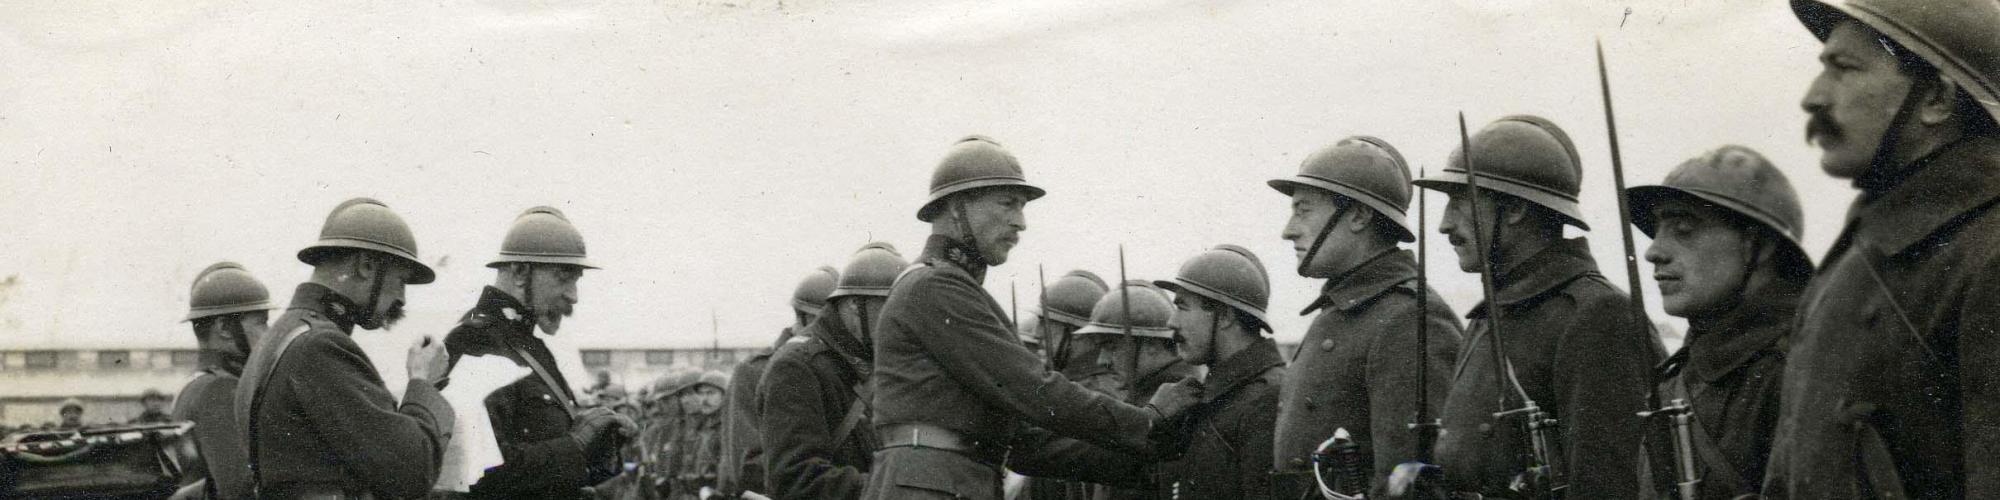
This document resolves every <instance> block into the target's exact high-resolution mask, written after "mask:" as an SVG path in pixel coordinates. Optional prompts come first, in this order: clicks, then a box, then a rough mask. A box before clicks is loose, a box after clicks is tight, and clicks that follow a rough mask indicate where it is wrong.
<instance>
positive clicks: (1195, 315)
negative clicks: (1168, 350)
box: [1171, 292, 1220, 365]
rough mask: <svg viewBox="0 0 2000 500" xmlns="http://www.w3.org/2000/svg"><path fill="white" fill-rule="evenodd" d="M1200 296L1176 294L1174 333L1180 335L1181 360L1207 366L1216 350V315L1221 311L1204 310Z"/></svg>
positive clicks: (1184, 293)
mask: <svg viewBox="0 0 2000 500" xmlns="http://www.w3.org/2000/svg"><path fill="white" fill-rule="evenodd" d="M1202 302H1203V301H1202V298H1201V296H1199V295H1195V294H1191V293H1187V292H1174V316H1173V320H1172V322H1171V323H1172V324H1173V326H1174V331H1176V332H1178V333H1179V334H1180V338H1181V342H1180V346H1179V351H1180V356H1181V359H1182V360H1184V361H1187V362H1188V363H1191V364H1197V365H1206V364H1209V363H1212V362H1214V361H1215V360H1214V359H1211V358H1212V357H1213V356H1212V355H1213V354H1214V351H1215V349H1213V347H1214V346H1215V329H1214V325H1215V315H1216V313H1218V312H1220V311H1211V310H1207V309H1204V308H1203V304H1202Z"/></svg>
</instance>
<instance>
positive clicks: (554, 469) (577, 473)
mask: <svg viewBox="0 0 2000 500" xmlns="http://www.w3.org/2000/svg"><path fill="white" fill-rule="evenodd" d="M532 383H534V384H540V381H534V382H532ZM527 385H528V384H523V383H519V382H516V383H513V384H508V385H507V386H506V387H503V388H501V389H500V390H497V391H493V394H489V395H487V396H486V411H487V419H488V420H489V421H491V422H493V432H494V433H495V434H498V435H496V436H494V437H495V439H496V441H498V442H499V445H500V459H501V461H502V463H501V464H500V466H498V467H494V468H491V469H487V471H486V475H484V476H481V477H480V478H479V483H478V484H474V485H473V489H474V490H477V492H478V493H481V494H489V493H490V494H495V495H496V496H512V495H506V493H514V494H516V495H518V494H522V493H527V492H536V493H539V492H543V491H549V490H551V489H573V488H582V487H584V486H589V485H592V484H596V483H598V482H602V481H603V480H606V479H610V476H608V475H604V476H603V477H591V476H592V475H591V474H590V472H589V470H588V467H587V463H588V462H587V461H586V459H585V458H584V455H583V447H582V446H580V445H578V444H577V443H576V440H574V439H570V437H569V434H568V433H566V432H565V433H563V434H561V435H558V436H556V437H553V438H549V439H543V440H539V441H530V442H522V441H516V440H513V439H508V438H507V436H506V434H507V433H509V432H513V431H514V429H519V428H520V426H521V425H522V423H521V422H520V421H519V420H520V417H519V416H518V415H517V414H516V412H517V411H518V410H520V409H522V408H524V407H525V405H529V404H537V405H539V404H545V403H543V402H541V401H533V400H530V399H529V398H530V396H528V394H527V393H526V391H524V390H523V389H522V388H523V387H524V386H527Z"/></svg>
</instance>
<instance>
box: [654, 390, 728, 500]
mask: <svg viewBox="0 0 2000 500" xmlns="http://www.w3.org/2000/svg"><path fill="white" fill-rule="evenodd" d="M725 387H729V376H728V375H723V374H722V372H718V371H706V372H700V373H696V374H694V378H693V379H692V380H688V381H686V382H685V383H684V384H682V386H681V387H680V389H679V390H677V391H675V392H674V394H671V395H670V397H674V398H677V399H679V401H680V410H681V413H680V416H679V418H677V419H675V420H674V422H673V424H672V426H671V427H669V428H668V429H667V430H666V433H665V434H664V435H662V436H661V438H662V439H663V443H662V444H664V445H665V447H664V449H662V450H661V453H662V455H663V457H662V461H663V462H664V465H665V467H664V470H663V471H662V472H663V474H662V475H663V477H661V478H660V479H661V480H663V481H664V488H663V489H661V490H660V497H661V498H666V499H670V500H683V499H697V498H706V496H707V495H708V494H710V493H711V492H710V491H704V490H713V489H715V485H716V467H717V466H719V465H721V461H722V460H721V459H722V455H721V451H722V436H721V431H722V404H723V396H724V394H723V393H724V390H725V389H724V388H725Z"/></svg>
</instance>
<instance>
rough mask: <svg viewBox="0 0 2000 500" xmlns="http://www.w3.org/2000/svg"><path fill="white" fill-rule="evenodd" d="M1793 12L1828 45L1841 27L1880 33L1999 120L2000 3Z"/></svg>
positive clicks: (1878, 2) (1867, 1) (1961, 0)
mask: <svg viewBox="0 0 2000 500" xmlns="http://www.w3.org/2000/svg"><path fill="white" fill-rule="evenodd" d="M1792 12H1793V13H1794V14H1797V15H1798V17H1799V21H1800V22H1801V23H1804V24H1805V26H1806V29H1808V30H1811V31H1812V33H1813V36H1816V37H1819V39H1820V41H1825V40H1826V37H1827V34H1829V33H1831V32H1832V31H1833V27H1834V26H1835V25H1838V24H1840V21H1844V20H1847V19H1853V20H1855V21H1858V22H1860V23H1861V24H1864V25H1867V26H1868V27H1869V28H1871V29H1874V30H1875V31H1878V32H1881V33H1882V34H1883V35H1885V36H1888V37H1889V38H1890V39H1892V40H1895V41H1896V43H1898V44H1901V45H1902V46H1904V47H1907V48H1909V49H1910V50H1911V51H1914V52H1916V53H1917V56H1919V57H1922V58H1923V59H1924V61H1926V62H1929V63H1930V64H1931V65H1932V66H1936V67H1937V68H1938V71H1940V72H1942V73H1943V75H1944V76H1945V77H1947V78H1950V79H1951V80H1952V81H1954V82H1958V83H1959V84H1960V85H1962V86H1964V87H1965V92H1966V94H1969V95H1971V96H1972V98H1973V100H1976V101H1979V105H1980V106H1981V107H1983V108H1986V114H1988V115H1991V116H1992V117H1993V118H1994V119H1995V120H2000V81H1996V80H2000V36H1994V33H1995V30H1996V27H2000V3H1995V2H1994V1H1993V0H1924V1H1921V2H1918V1H1910V0H1792Z"/></svg>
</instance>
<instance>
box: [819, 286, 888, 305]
mask: <svg viewBox="0 0 2000 500" xmlns="http://www.w3.org/2000/svg"><path fill="white" fill-rule="evenodd" d="M855 296H859V297H888V296H889V287H886V286H882V287H875V286H844V287H839V288H834V289H833V293H832V294H830V295H827V296H826V300H827V302H828V303H832V302H833V299H838V298H841V297H855Z"/></svg>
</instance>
